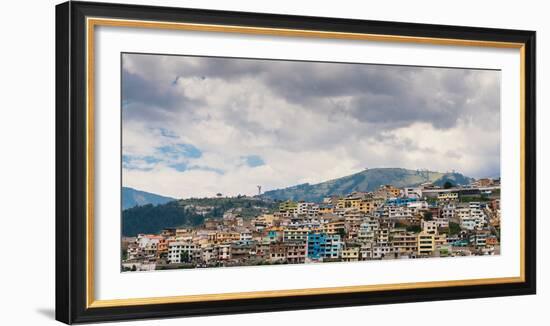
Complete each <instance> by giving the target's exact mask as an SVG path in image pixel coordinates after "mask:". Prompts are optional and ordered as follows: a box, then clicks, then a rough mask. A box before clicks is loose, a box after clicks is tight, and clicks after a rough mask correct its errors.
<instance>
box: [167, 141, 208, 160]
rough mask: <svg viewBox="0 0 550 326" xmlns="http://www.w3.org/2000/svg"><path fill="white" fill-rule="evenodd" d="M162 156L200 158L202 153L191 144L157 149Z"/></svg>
mask: <svg viewBox="0 0 550 326" xmlns="http://www.w3.org/2000/svg"><path fill="white" fill-rule="evenodd" d="M157 149H158V150H159V151H160V153H161V154H168V155H170V156H175V157H182V156H183V157H187V158H199V157H201V156H202V152H201V150H200V149H198V148H197V147H195V146H193V145H191V144H183V143H182V144H172V145H166V146H161V147H157Z"/></svg>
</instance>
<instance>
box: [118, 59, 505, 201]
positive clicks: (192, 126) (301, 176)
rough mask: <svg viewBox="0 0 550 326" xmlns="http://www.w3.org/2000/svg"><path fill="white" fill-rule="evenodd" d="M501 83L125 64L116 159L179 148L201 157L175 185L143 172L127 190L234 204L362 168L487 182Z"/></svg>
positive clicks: (288, 66) (488, 76)
mask: <svg viewBox="0 0 550 326" xmlns="http://www.w3.org/2000/svg"><path fill="white" fill-rule="evenodd" d="M500 78H501V77H500V71H495V70H479V69H458V68H441V67H415V66H399V65H379V64H361V63H328V62H307V61H284V60H267V59H242V58H218V57H197V56H172V55H148V54H124V55H123V57H122V94H121V95H122V118H123V119H122V123H123V153H124V154H125V155H128V156H129V157H132V156H135V157H149V156H155V158H157V159H159V160H160V161H159V162H169V163H174V162H175V161H174V160H170V157H166V153H159V152H158V150H157V149H158V148H160V147H162V146H167V145H171V144H175V143H183V144H187V145H189V146H195V147H196V148H197V150H199V151H200V152H201V153H202V154H203V155H201V156H200V157H185V158H181V162H185V167H184V166H183V165H181V168H180V170H181V171H179V174H172V173H174V172H173V171H172V170H171V168H170V165H167V164H165V165H167V166H163V165H162V164H160V163H159V164H156V165H155V164H149V165H154V166H155V168H150V167H149V165H147V168H148V169H149V170H147V171H141V172H140V173H141V174H139V175H138V174H137V173H138V172H139V171H138V170H135V171H126V172H125V174H124V178H125V182H127V183H128V185H129V186H132V185H134V186H135V187H137V188H139V187H140V186H142V187H149V185H150V184H155V187H158V192H160V193H162V191H166V192H165V193H166V194H170V193H171V192H172V193H177V192H178V191H180V190H181V189H187V190H185V191H187V192H188V194H189V195H195V194H196V193H195V191H197V192H199V193H204V194H209V193H214V194H215V193H217V192H218V191H219V190H218V189H214V188H215V187H214V186H212V185H216V186H217V187H220V188H223V189H226V190H224V191H222V192H224V193H225V192H229V193H244V192H245V191H250V189H252V191H254V190H255V189H256V185H257V184H260V183H261V184H262V185H264V186H266V187H267V188H269V187H271V188H274V187H285V186H288V185H294V184H298V183H303V182H317V181H319V182H320V181H325V180H328V179H331V178H337V177H341V176H344V175H347V174H351V173H354V172H357V170H358V169H359V170H360V169H362V168H364V167H365V166H371V167H405V168H412V169H416V168H430V169H432V170H439V171H447V170H452V169H456V170H458V171H461V172H463V173H465V174H467V175H469V176H473V177H481V176H495V175H498V174H499V172H500ZM155 130H162V131H163V132H160V133H159V132H154V131H155ZM167 135H170V136H169V137H168V136H167ZM157 156H159V157H157ZM243 157H245V158H246V157H254V158H257V160H258V162H262V163H263V164H261V165H257V166H246V164H244V165H243ZM172 161H174V162H172ZM181 162H180V161H177V162H176V163H178V164H179V163H181ZM138 163H139V162H138ZM145 163H147V162H145ZM253 165H254V164H253ZM196 166H200V167H201V169H196V168H193V167H196ZM216 171H217V172H218V173H216ZM220 171H222V172H223V173H219V172H220ZM204 178H210V179H208V180H210V181H209V182H203V179H204ZM151 187H153V186H151ZM243 189H246V190H243ZM151 190H155V189H153V188H151Z"/></svg>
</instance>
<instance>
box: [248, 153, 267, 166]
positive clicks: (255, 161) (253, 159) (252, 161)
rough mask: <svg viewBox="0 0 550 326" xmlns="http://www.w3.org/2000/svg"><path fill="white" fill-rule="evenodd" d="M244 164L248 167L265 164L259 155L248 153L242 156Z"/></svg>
mask: <svg viewBox="0 0 550 326" xmlns="http://www.w3.org/2000/svg"><path fill="white" fill-rule="evenodd" d="M243 158H244V160H245V162H246V164H247V165H248V166H250V167H252V168H253V167H256V166H261V165H265V162H264V160H263V159H262V158H261V157H260V156H259V155H248V156H244V157H243Z"/></svg>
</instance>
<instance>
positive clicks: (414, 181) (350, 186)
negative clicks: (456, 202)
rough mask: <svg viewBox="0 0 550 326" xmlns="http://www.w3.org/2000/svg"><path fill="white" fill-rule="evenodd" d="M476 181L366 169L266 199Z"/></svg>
mask: <svg viewBox="0 0 550 326" xmlns="http://www.w3.org/2000/svg"><path fill="white" fill-rule="evenodd" d="M471 180H472V179H471V178H468V177H466V176H464V175H462V174H460V173H441V172H433V171H416V170H407V169H400V168H376V169H368V170H364V171H361V172H358V173H355V174H352V175H349V176H346V177H342V178H338V179H334V180H329V181H326V182H322V183H318V184H313V185H312V184H309V183H305V184H301V185H297V186H292V187H288V188H284V189H276V190H271V191H266V192H265V193H264V194H263V195H262V196H263V197H264V198H269V199H273V200H289V199H290V200H305V201H315V202H319V201H321V200H322V199H323V198H324V197H326V196H330V195H346V194H349V193H351V192H354V191H374V190H376V189H377V188H378V187H380V186H381V185H385V184H391V185H393V186H395V187H399V188H402V187H413V186H417V185H420V184H422V183H424V182H433V183H434V184H435V185H438V186H442V185H443V184H444V183H445V182H446V181H450V182H451V183H453V184H455V185H460V184H468V183H469V182H470V181H471Z"/></svg>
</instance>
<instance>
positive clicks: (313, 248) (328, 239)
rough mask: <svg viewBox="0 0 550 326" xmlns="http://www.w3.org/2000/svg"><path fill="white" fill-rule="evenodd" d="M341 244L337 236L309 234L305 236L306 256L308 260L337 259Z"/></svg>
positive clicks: (317, 233)
mask: <svg viewBox="0 0 550 326" xmlns="http://www.w3.org/2000/svg"><path fill="white" fill-rule="evenodd" d="M341 250H342V242H341V241H340V235H338V234H325V233H319V232H310V233H308V235H307V256H308V258H310V259H320V258H338V257H340V252H341Z"/></svg>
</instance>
